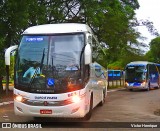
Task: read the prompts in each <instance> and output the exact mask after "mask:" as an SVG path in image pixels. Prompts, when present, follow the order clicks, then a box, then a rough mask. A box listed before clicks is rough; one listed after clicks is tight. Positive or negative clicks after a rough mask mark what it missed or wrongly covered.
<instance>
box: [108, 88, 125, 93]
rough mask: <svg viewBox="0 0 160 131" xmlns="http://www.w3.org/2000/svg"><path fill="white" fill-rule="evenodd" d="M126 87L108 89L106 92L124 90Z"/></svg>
mask: <svg viewBox="0 0 160 131" xmlns="http://www.w3.org/2000/svg"><path fill="white" fill-rule="evenodd" d="M125 89H126V88H124V87H123V88H119V89H110V90H108V91H107V92H115V91H120V90H125Z"/></svg>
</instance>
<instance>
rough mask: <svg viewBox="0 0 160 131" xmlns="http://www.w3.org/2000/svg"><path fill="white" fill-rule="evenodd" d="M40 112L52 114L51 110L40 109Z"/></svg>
mask: <svg viewBox="0 0 160 131" xmlns="http://www.w3.org/2000/svg"><path fill="white" fill-rule="evenodd" d="M40 114H52V110H40Z"/></svg>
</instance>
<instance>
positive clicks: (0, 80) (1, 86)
mask: <svg viewBox="0 0 160 131" xmlns="http://www.w3.org/2000/svg"><path fill="white" fill-rule="evenodd" d="M2 80H3V77H2V76H0V95H2V93H3V83H2Z"/></svg>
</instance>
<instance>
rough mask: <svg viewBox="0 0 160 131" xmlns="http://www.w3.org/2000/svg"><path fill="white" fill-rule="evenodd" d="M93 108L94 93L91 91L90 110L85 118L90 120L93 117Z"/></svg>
mask: <svg viewBox="0 0 160 131" xmlns="http://www.w3.org/2000/svg"><path fill="white" fill-rule="evenodd" d="M92 110H93V93H91V96H90V106H89V112H88V113H87V114H86V115H85V116H84V120H89V119H90V118H91V116H92Z"/></svg>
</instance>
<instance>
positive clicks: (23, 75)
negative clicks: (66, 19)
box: [5, 23, 107, 119]
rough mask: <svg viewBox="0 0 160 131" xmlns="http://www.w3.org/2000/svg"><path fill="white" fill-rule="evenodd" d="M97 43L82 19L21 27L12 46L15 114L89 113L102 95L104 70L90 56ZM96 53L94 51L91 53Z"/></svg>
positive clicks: (87, 115) (69, 115) (70, 115)
mask: <svg viewBox="0 0 160 131" xmlns="http://www.w3.org/2000/svg"><path fill="white" fill-rule="evenodd" d="M95 44H99V43H98V41H97V40H96V38H95V36H94V35H93V33H92V31H91V29H90V28H89V26H88V25H86V24H78V23H65V24H46V25H38V26H33V27H30V28H28V29H26V30H25V31H24V32H23V37H22V40H21V42H20V45H19V46H12V47H10V48H8V50H7V51H6V53H5V62H6V65H9V64H10V63H9V61H10V52H11V51H12V50H13V49H15V48H18V49H17V53H16V63H15V80H14V84H15V85H14V111H15V114H16V115H21V116H33V117H35V118H37V117H60V118H63V117H65V118H85V119H90V117H91V113H92V109H93V108H94V107H96V106H97V105H103V103H104V101H105V97H106V95H107V79H106V77H107V76H106V70H105V69H104V68H103V67H102V66H101V65H99V64H98V63H96V62H92V56H93V54H94V52H93V49H92V48H93V45H95ZM95 54H96V53H95Z"/></svg>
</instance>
